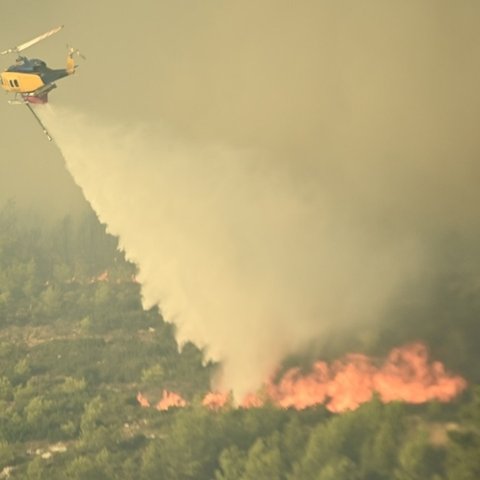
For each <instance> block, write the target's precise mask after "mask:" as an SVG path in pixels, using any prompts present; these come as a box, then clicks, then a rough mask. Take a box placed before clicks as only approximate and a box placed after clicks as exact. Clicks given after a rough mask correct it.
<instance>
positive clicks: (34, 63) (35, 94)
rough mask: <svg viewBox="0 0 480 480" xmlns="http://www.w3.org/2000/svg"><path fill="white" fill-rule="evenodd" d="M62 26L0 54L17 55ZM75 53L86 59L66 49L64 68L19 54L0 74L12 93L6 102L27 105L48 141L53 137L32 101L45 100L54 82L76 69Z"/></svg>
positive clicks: (3, 84) (2, 82)
mask: <svg viewBox="0 0 480 480" xmlns="http://www.w3.org/2000/svg"><path fill="white" fill-rule="evenodd" d="M62 28H63V25H61V26H59V27H56V28H53V29H52V30H49V31H48V32H45V33H44V34H42V35H39V36H38V37H35V38H33V39H32V40H29V41H28V42H25V43H22V44H20V45H17V46H16V47H13V48H9V49H7V50H4V51H2V52H0V55H6V54H8V53H14V54H17V55H18V54H19V53H20V52H22V51H23V50H26V49H27V48H29V47H31V46H32V45H35V44H37V43H38V42H41V41H42V40H45V39H46V38H48V37H50V36H52V35H54V34H56V33H58V32H59V31H60V30H61V29H62ZM75 54H77V55H79V56H81V57H82V58H85V57H84V56H83V55H82V54H81V53H80V52H79V51H78V50H75V49H73V48H68V54H67V64H66V67H65V68H58V69H52V68H49V67H48V66H47V64H46V63H45V62H44V61H43V60H40V59H38V58H27V57H24V56H21V55H18V57H17V60H16V63H15V65H11V66H10V67H8V68H7V70H5V71H4V72H2V73H1V74H0V86H1V87H2V88H3V89H4V90H5V91H6V92H8V93H14V94H15V97H14V99H13V100H9V103H11V104H24V105H26V107H27V108H28V109H29V110H30V112H31V113H32V114H33V116H34V117H35V119H36V120H37V122H38V123H39V124H40V126H41V127H42V129H43V132H44V133H45V135H46V136H47V138H48V139H49V140H50V141H51V140H52V137H51V136H50V134H49V133H48V131H47V129H46V128H45V125H44V124H43V123H42V121H41V120H40V118H39V116H38V115H37V114H36V112H35V111H34V109H33V108H32V104H44V103H47V102H48V94H49V92H50V91H52V90H53V89H54V88H56V87H57V85H56V84H55V82H56V81H57V80H60V79H61V78H64V77H67V76H69V75H72V74H73V73H75V69H76V68H77V65H75V60H74V59H73V56H74V55H75Z"/></svg>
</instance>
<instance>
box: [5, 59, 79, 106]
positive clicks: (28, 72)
mask: <svg viewBox="0 0 480 480" xmlns="http://www.w3.org/2000/svg"><path fill="white" fill-rule="evenodd" d="M71 73H73V72H72V71H71V70H69V69H68V68H59V69H52V68H49V67H48V66H47V64H46V63H45V62H44V61H43V60H40V59H38V58H32V59H29V58H26V57H20V58H19V59H18V61H17V63H16V64H15V65H12V66H11V67H9V68H8V69H7V70H6V71H4V72H2V73H1V74H0V86H1V87H2V88H3V89H4V90H6V91H7V92H10V93H15V94H21V95H22V96H23V98H24V99H25V100H27V101H30V102H31V103H46V102H47V101H48V92H49V91H50V90H52V89H53V88H55V87H56V85H55V83H54V82H55V81H56V80H59V79H61V78H64V77H66V76H68V75H70V74H71Z"/></svg>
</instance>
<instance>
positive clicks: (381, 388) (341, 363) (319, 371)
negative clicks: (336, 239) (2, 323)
mask: <svg viewBox="0 0 480 480" xmlns="http://www.w3.org/2000/svg"><path fill="white" fill-rule="evenodd" d="M466 386H467V382H466V381H465V379H463V378H462V377H460V376H456V375H451V374H449V373H447V372H446V371H445V367H444V366H443V364H442V363H440V362H430V361H429V358H428V350H427V347H426V346H425V345H423V344H422V343H420V342H417V343H412V344H408V345H404V346H403V347H399V348H395V349H393V350H392V351H391V352H390V354H389V355H388V357H387V359H386V360H385V361H384V362H383V364H381V365H379V364H378V362H376V361H374V360H373V359H371V358H369V357H367V356H366V355H363V354H359V353H355V354H348V355H346V356H345V357H343V358H342V359H340V360H337V361H335V362H333V363H332V364H331V365H328V364H327V363H326V362H323V361H318V362H315V363H314V365H313V367H312V370H311V372H310V373H308V374H303V373H302V372H301V370H300V369H299V368H292V369H290V370H288V371H287V372H286V373H285V374H284V375H283V376H282V378H281V379H280V380H279V381H277V382H273V381H269V382H267V383H266V384H265V385H264V387H263V389H262V391H261V394H256V393H250V394H248V395H246V396H245V397H244V399H243V400H242V402H240V407H242V408H258V407H261V406H262V405H264V403H265V401H269V402H271V403H272V404H274V405H277V406H278V407H280V408H295V409H297V410H302V409H305V408H308V407H311V406H314V405H320V404H323V405H325V406H326V408H327V409H328V410H330V411H331V412H344V411H347V410H355V409H356V408H358V407H359V406H360V405H361V404H362V403H365V402H368V401H369V400H371V398H372V396H373V395H374V393H376V394H378V396H379V398H380V400H381V401H382V402H384V403H387V402H392V401H395V400H399V401H403V402H407V403H425V402H428V401H430V400H439V401H441V402H448V401H450V400H452V399H453V398H454V397H456V396H457V395H458V394H460V393H461V392H462V391H463V390H464V389H465V388H466ZM137 400H138V402H139V403H140V405H142V406H149V405H150V404H149V402H148V400H147V399H146V398H145V397H143V395H142V394H141V393H140V392H139V393H138V395H137ZM229 403H231V395H230V394H229V393H227V392H218V391H217V392H209V393H207V394H206V395H205V397H204V399H203V401H202V405H203V406H205V407H207V408H209V409H211V410H219V409H221V408H222V407H224V406H226V405H228V404H229ZM185 405H186V402H185V400H184V399H183V398H182V397H181V396H180V395H178V394H176V393H174V392H169V391H167V390H164V391H163V396H162V399H161V400H160V401H159V402H158V403H157V405H156V406H155V408H156V409H157V410H162V411H164V410H168V409H169V408H170V407H184V406H185Z"/></svg>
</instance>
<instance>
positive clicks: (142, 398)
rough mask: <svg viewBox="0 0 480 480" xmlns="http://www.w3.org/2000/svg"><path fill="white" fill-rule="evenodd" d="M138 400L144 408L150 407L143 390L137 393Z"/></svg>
mask: <svg viewBox="0 0 480 480" xmlns="http://www.w3.org/2000/svg"><path fill="white" fill-rule="evenodd" d="M137 402H138V403H139V404H140V406H141V407H144V408H148V407H149V406H150V402H149V401H148V398H146V397H144V396H143V395H142V393H141V392H138V393H137Z"/></svg>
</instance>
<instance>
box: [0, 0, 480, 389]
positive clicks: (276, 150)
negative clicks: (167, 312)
mask: <svg viewBox="0 0 480 480" xmlns="http://www.w3.org/2000/svg"><path fill="white" fill-rule="evenodd" d="M22 3H23V4H24V5H25V7H27V6H28V12H29V15H28V16H27V17H26V18H25V16H23V15H22V17H21V18H20V17H19V15H18V11H19V10H21V4H22ZM19 4H20V6H19ZM31 4H32V2H27V1H25V2H17V3H16V4H15V5H13V4H9V5H5V6H4V7H3V11H2V13H3V15H4V18H8V19H10V20H9V22H6V24H5V25H4V26H3V28H2V32H1V35H0V38H1V39H2V44H3V46H4V47H5V48H6V47H10V46H12V45H15V44H16V43H19V42H22V41H24V40H27V39H28V38H29V37H31V36H34V35H37V34H39V33H41V32H42V31H44V30H47V29H49V28H52V27H53V26H55V25H57V24H65V25H66V27H65V29H64V30H63V31H62V32H61V33H60V34H59V35H57V37H56V38H53V39H49V40H47V41H45V42H44V43H43V44H41V45H38V46H36V47H34V48H32V50H31V52H30V53H31V55H33V56H41V57H42V58H45V59H46V60H47V61H48V62H49V63H51V64H52V65H62V64H63V62H64V53H65V48H64V45H65V43H67V42H69V43H70V44H72V45H74V46H76V47H78V48H80V49H81V50H82V51H83V53H84V54H85V55H86V56H87V58H88V60H87V61H86V62H82V64H81V66H80V68H79V70H78V73H77V75H76V76H75V77H74V78H70V79H65V80H62V81H60V82H59V88H58V89H57V90H56V91H54V92H52V94H51V104H52V106H53V107H54V109H55V108H59V109H60V110H59V111H61V112H63V113H62V114H61V115H64V124H65V125H66V124H69V125H70V127H71V129H70V130H69V131H66V130H65V129H63V130H62V128H61V126H60V125H58V124H55V120H51V121H52V122H53V123H52V124H53V126H54V128H55V129H56V130H57V131H58V133H59V135H60V136H61V137H62V142H63V144H62V145H61V146H62V148H63V149H64V152H66V155H70V158H71V164H70V168H71V169H72V170H74V169H77V170H75V171H76V174H77V175H78V178H77V181H81V182H82V187H83V188H87V189H88V192H90V194H88V192H87V196H89V200H90V201H91V202H92V204H93V206H94V207H95V208H96V209H97V211H98V212H99V215H100V217H101V219H102V221H104V222H106V223H107V224H109V226H110V228H111V230H112V232H113V233H116V234H119V235H120V237H121V239H122V245H123V246H124V247H125V249H126V251H127V254H130V256H131V258H133V259H134V260H136V261H138V262H139V263H140V267H141V271H142V272H143V273H142V275H143V279H144V280H145V291H144V294H145V296H146V297H148V298H149V299H150V300H159V301H160V302H161V304H162V301H163V302H164V303H166V304H168V300H166V298H167V297H168V298H171V299H174V300H172V304H171V305H170V307H168V308H171V309H172V312H174V313H172V317H174V318H176V319H178V323H179V324H183V325H184V327H182V328H184V330H185V332H186V336H187V337H188V336H189V335H190V337H192V338H194V339H195V340H197V341H199V343H204V344H207V345H209V346H210V347H211V349H212V351H214V352H215V353H216V354H218V356H220V357H222V356H223V357H225V356H228V350H229V349H230V350H232V349H235V348H237V349H238V350H239V351H238V352H236V353H235V355H236V359H237V360H235V361H237V366H236V367H235V368H236V370H237V371H238V370H239V369H240V367H239V365H240V364H241V361H243V357H242V354H243V353H245V352H243V351H242V352H240V350H243V349H242V348H241V347H242V346H243V345H244V344H250V343H251V338H249V335H252V333H253V334H254V335H256V337H257V339H258V341H254V342H253V343H254V345H252V346H251V348H250V350H249V351H248V354H250V355H253V356H255V358H256V359H258V358H263V360H261V361H263V362H264V365H263V369H264V370H265V369H267V368H269V367H271V365H269V364H268V365H267V363H269V362H268V361H267V360H265V358H266V357H268V358H270V359H271V358H273V359H274V361H278V359H279V357H281V355H282V354H283V353H285V352H289V351H291V350H292V349H293V348H296V347H297V346H298V344H300V343H303V342H305V341H307V340H308V339H309V338H312V337H313V336H315V335H319V334H321V333H322V331H324V329H325V327H326V326H328V325H332V324H335V323H338V322H339V323H343V324H355V322H360V321H364V320H365V319H377V318H380V317H381V315H382V311H383V309H384V308H385V305H387V304H388V302H389V301H390V299H391V298H392V297H393V296H394V295H395V292H396V291H397V290H398V289H401V288H402V285H403V284H404V283H405V282H407V283H408V282H409V281H411V280H412V278H416V277H418V276H421V275H426V273H425V272H428V271H431V270H434V267H433V266H432V264H431V261H432V260H431V258H430V252H431V250H432V245H433V244H435V242H436V241H437V240H438V239H439V238H442V237H443V236H446V235H449V236H452V237H456V238H459V239H461V241H465V242H470V243H471V242H474V241H475V240H476V238H477V237H478V233H479V221H478V200H479V198H478V197H479V194H478V178H479V173H480V171H479V170H480V167H479V162H478V157H479V153H480V142H479V140H478V138H479V135H478V126H479V125H480V122H479V120H480V118H479V117H480V94H479V93H478V92H479V89H478V85H480V31H479V29H478V21H479V19H480V4H479V3H478V2H476V1H458V2H451V1H441V0H440V1H439V0H431V1H405V2H397V1H385V0H378V1H377V0H369V1H363V2H358V1H353V0H352V1H345V2H338V1H300V2H295V3H292V2H286V1H273V0H272V1H265V0H262V1H242V2H235V3H234V2H219V1H218V0H205V1H202V2H193V1H192V2H187V1H183V2H179V1H178V0H175V1H173V0H171V1H158V0H157V1H153V0H152V1H147V0H140V1H138V2H134V3H128V2H118V1H108V0H105V1H102V2H83V3H82V2H73V1H72V2H70V1H52V0H47V1H43V2H41V3H38V4H37V3H35V4H33V5H31ZM9 9H11V10H12V11H11V12H9V11H8V10H9ZM2 60H4V62H5V65H8V59H2ZM62 109H63V110H62ZM23 110H24V109H22V108H19V107H11V106H9V105H7V104H6V103H5V105H4V108H2V109H0V116H1V121H2V125H4V128H3V130H2V132H3V138H2V143H1V147H0V148H1V149H2V152H1V153H2V155H1V156H0V175H1V176H0V187H1V192H2V196H3V197H5V196H11V195H12V194H16V195H17V196H18V199H19V203H22V204H24V203H28V202H29V201H32V200H33V201H35V202H36V203H38V200H39V199H41V201H42V202H46V203H45V204H48V205H51V206H52V208H53V207H54V206H55V208H56V209H57V210H58V209H59V207H58V206H59V205H61V206H62V208H65V209H73V208H78V205H81V201H80V199H81V197H80V194H79V191H78V189H76V188H74V184H73V182H72V181H71V180H70V179H69V176H68V174H67V173H66V171H65V169H64V167H63V160H62V158H61V156H60V154H59V153H58V151H57V150H56V148H55V147H54V146H53V145H51V144H49V143H48V142H47V141H46V140H45V138H44V137H43V136H42V134H41V131H39V129H38V127H37V126H36V125H35V123H34V122H33V119H31V118H30V117H29V115H28V112H26V111H23ZM65 112H67V113H65ZM68 112H71V113H68ZM72 112H73V113H72ZM74 114H75V115H74ZM77 114H82V115H83V117H77V116H76V115H77ZM73 117H75V119H73ZM58 118H61V116H60V117H57V121H58ZM70 119H72V120H71V124H70V123H69V121H70ZM72 129H74V130H72ZM70 143H71V145H70ZM112 143H113V144H114V145H113V144H112ZM72 145H73V146H74V147H75V148H73V146H72ZM82 155H83V158H86V157H88V158H90V159H93V158H94V159H95V162H99V163H98V164H96V165H92V164H88V162H87V163H86V164H85V163H82V162H83V160H82ZM129 155H130V156H129ZM167 159H168V160H167ZM116 162H117V163H116ZM110 177H111V178H110ZM79 179H82V180H79ZM162 192H163V193H162ZM157 193H158V195H157ZM116 202H118V203H116ZM152 205H155V206H156V207H157V208H154V209H153V210H154V211H155V212H156V214H155V215H151V213H152V212H151V210H152V208H151V207H152ZM161 212H164V213H165V212H166V213H165V215H164V216H162V215H161V214H160V213H161ZM252 232H256V233H255V234H253V233H252ZM279 239H281V241H279ZM144 242H145V243H144ZM461 244H462V243H461V242H460V243H459V245H461ZM193 245H194V246H193ZM161 248H164V250H163V254H162V255H160V254H158V250H159V249H161ZM146 252H150V253H146ZM219 252H220V253H219ZM167 261H168V262H170V263H169V266H168V268H167V267H165V270H164V271H163V274H162V271H161V270H162V267H163V266H164V265H165V264H166V262H167ZM159 272H160V273H159ZM202 282H203V283H202ZM199 285H202V288H200V286H199ZM216 286H218V292H217V297H216V300H215V301H213V300H212V298H211V292H212V291H216ZM220 287H221V288H220ZM189 292H190V293H189ZM198 292H201V293H198ZM189 295H190V296H189ZM180 297H181V298H180ZM249 301H251V305H249ZM212 304H213V305H212ZM240 306H242V307H240ZM249 307H250V308H251V309H253V310H254V313H253V314H252V315H250V313H251V311H249ZM166 308H167V307H166ZM239 309H240V310H239ZM182 312H183V313H182ZM227 316H230V317H231V318H232V319H233V320H232V321H231V323H232V324H233V323H235V324H237V323H240V322H241V319H242V318H246V317H251V323H248V322H247V324H246V326H245V329H244V330H243V331H240V330H241V329H239V331H238V332H235V335H237V338H239V339H241V340H240V343H238V342H237V343H236V345H233V342H230V343H229V340H228V336H229V334H230V335H231V332H229V331H228V328H227V329H226V330H225V332H223V333H222V332H220V333H219V330H221V326H222V325H225V323H224V320H225V317H227ZM295 316H303V317H304V318H303V319H300V320H298V319H296V318H295ZM194 317H195V320H194V319H193V318H194ZM206 317H208V318H206ZM263 318H265V321H263V320H262V319H263ZM297 320H298V321H297ZM210 321H211V323H208V322H210ZM222 322H223V323H222ZM295 322H297V324H299V325H300V326H299V328H298V329H297V330H295V329H294V328H292V325H293V324H295ZM206 325H207V326H206ZM227 325H228V324H227ZM274 334H275V335H277V336H278V341H277V343H275V342H269V341H267V340H265V339H267V338H270V337H272V335H274ZM290 339H291V344H290V345H288V341H289V340H290ZM284 343H285V344H286V345H284ZM275 349H277V350H278V351H276V350H275ZM241 357H242V359H241V360H240V358H241ZM264 357H265V358H264ZM235 361H233V362H234V363H235ZM262 373H263V372H262ZM238 384H239V385H240V384H241V381H239V382H238ZM241 388H244V384H242V386H241Z"/></svg>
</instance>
